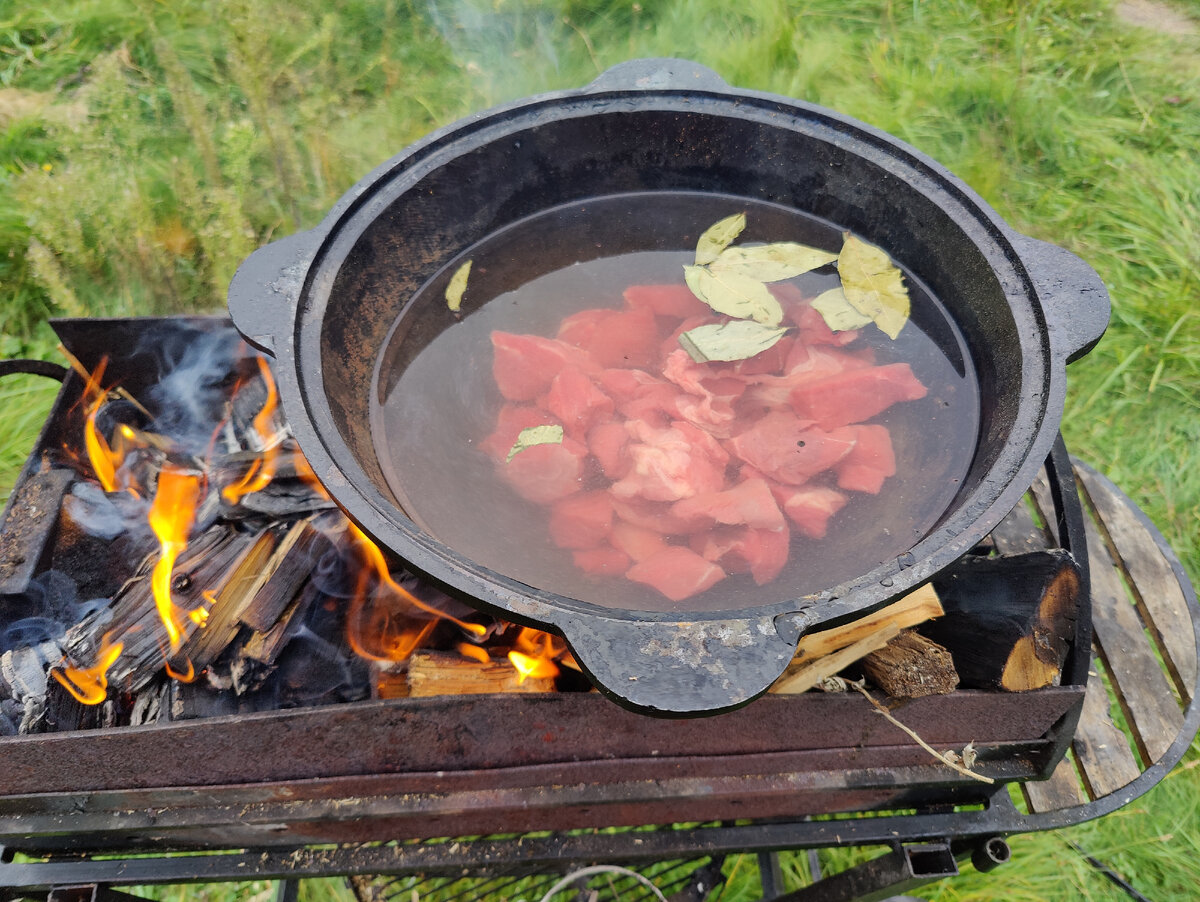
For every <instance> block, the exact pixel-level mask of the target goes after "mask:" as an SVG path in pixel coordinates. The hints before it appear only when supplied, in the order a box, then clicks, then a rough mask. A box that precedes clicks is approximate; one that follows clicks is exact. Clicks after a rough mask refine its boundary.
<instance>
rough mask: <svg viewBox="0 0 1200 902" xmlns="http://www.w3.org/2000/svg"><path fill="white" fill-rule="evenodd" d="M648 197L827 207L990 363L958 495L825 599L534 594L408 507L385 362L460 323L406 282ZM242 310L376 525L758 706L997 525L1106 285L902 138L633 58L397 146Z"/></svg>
mask: <svg viewBox="0 0 1200 902" xmlns="http://www.w3.org/2000/svg"><path fill="white" fill-rule="evenodd" d="M644 191H708V192H719V193H724V194H730V195H735V196H741V197H746V198H752V199H759V200H765V201H769V202H773V203H776V204H782V205H784V206H788V207H791V208H794V209H798V210H801V211H804V212H806V213H810V214H813V215H816V216H819V217H822V218H824V219H826V220H828V221H830V222H833V223H837V224H838V225H840V226H842V227H844V228H847V229H849V230H851V231H853V232H854V233H856V234H858V235H860V236H862V237H864V238H865V239H866V240H868V241H870V242H872V243H874V244H877V245H879V246H880V247H883V248H885V249H886V250H887V251H888V252H889V253H890V254H891V255H892V257H893V258H894V259H896V260H897V261H898V262H899V263H900V264H901V265H903V266H904V267H906V268H907V269H909V270H910V271H912V272H913V273H915V274H916V275H917V276H918V277H919V278H921V279H922V280H923V281H924V282H925V283H926V284H927V285H928V286H929V287H930V288H931V289H932V290H933V292H934V293H935V294H936V296H938V297H939V298H940V299H941V300H942V302H943V304H945V306H946V307H947V309H948V310H949V312H950V314H951V316H952V317H953V319H954V321H955V324H956V325H957V326H958V328H959V330H960V331H961V333H962V335H963V336H964V338H965V340H966V343H967V345H968V348H969V352H970V354H971V356H972V360H973V363H974V365H975V368H976V372H977V375H978V379H979V385H980V396H981V398H980V405H981V408H980V423H981V426H980V434H979V438H978V445H977V451H976V453H975V457H974V461H973V463H972V465H971V468H970V471H969V473H968V476H967V478H966V479H965V480H964V481H963V484H962V487H961V490H960V491H959V493H958V495H957V496H956V498H955V501H954V502H953V504H952V505H951V507H950V509H949V510H948V511H947V512H946V514H945V515H944V516H943V517H942V519H941V521H940V523H939V524H938V525H937V526H936V527H935V528H934V529H932V530H931V531H930V532H929V533H928V534H927V535H926V536H925V537H924V538H923V539H922V540H921V541H920V542H919V543H917V545H916V546H915V547H913V548H912V549H911V551H910V552H909V553H907V554H904V555H901V556H900V557H899V558H897V559H894V560H889V561H886V562H884V563H882V564H878V563H877V562H874V561H872V562H869V563H866V564H864V572H863V573H862V575H861V576H859V577H857V578H855V579H853V580H851V581H849V582H847V583H845V584H843V585H838V586H831V587H829V588H828V589H827V590H825V591H823V592H821V593H819V594H815V595H811V596H806V597H799V598H795V599H793V600H791V601H788V602H784V603H776V604H771V605H767V606H761V607H757V608H751V609H747V610H739V611H732V612H719V613H713V614H689V615H686V617H682V618H681V616H680V615H679V614H675V613H657V612H647V611H636V610H630V611H624V610H611V609H604V608H600V607H597V606H595V605H591V604H587V603H584V602H580V601H577V600H573V599H569V598H564V597H562V596H558V595H554V594H552V593H548V592H544V591H540V590H538V589H537V588H535V587H530V586H528V585H525V584H523V583H520V582H518V581H516V580H513V579H511V578H508V577H506V576H504V575H502V574H499V573H496V572H495V571H492V570H489V569H487V568H485V567H482V566H480V565H478V564H476V563H474V562H472V561H470V560H467V559H465V558H464V557H462V556H461V555H459V554H457V553H456V552H455V551H454V549H452V548H449V547H446V546H445V545H443V544H442V543H440V542H439V541H437V540H436V539H435V538H433V537H431V536H429V535H427V534H426V533H424V532H422V531H421V530H420V529H419V528H418V527H417V526H416V525H415V524H414V523H413V522H412V520H410V519H409V518H408V517H407V516H406V515H405V514H404V513H403V511H402V510H401V509H400V507H399V505H398V503H397V502H396V500H395V498H394V497H393V495H392V494H391V492H390V491H389V489H388V487H387V483H386V481H385V479H384V477H383V474H382V472H381V469H380V464H379V461H378V459H377V458H376V454H375V449H374V446H373V443H372V440H371V436H370V429H369V426H368V405H369V395H370V392H371V387H372V374H373V368H374V365H375V362H376V358H377V357H378V355H379V353H380V350H381V348H382V347H383V345H384V341H385V338H386V337H387V335H388V333H389V330H391V329H392V327H393V324H394V323H396V322H397V318H398V317H399V318H400V323H399V325H398V327H397V328H398V329H401V330H409V331H411V333H412V334H411V336H410V337H411V338H412V341H410V342H409V344H410V345H413V346H419V345H420V344H421V342H422V340H425V339H427V338H432V337H433V336H434V335H436V334H437V333H438V332H439V331H440V330H441V329H444V328H446V327H447V326H448V325H449V324H450V323H451V322H452V321H453V320H452V318H450V317H449V316H448V314H447V311H446V308H445V305H444V304H441V305H425V308H424V309H408V302H409V301H410V299H411V298H412V297H413V296H414V294H415V293H416V292H417V291H418V289H420V288H421V286H422V285H424V284H425V283H426V282H427V281H429V280H430V279H431V278H433V277H434V276H435V275H436V274H437V273H438V272H439V271H441V270H442V269H443V268H444V267H445V266H446V264H447V262H448V261H450V260H451V259H453V258H454V257H455V255H456V254H458V253H459V252H460V251H462V250H463V249H464V248H466V247H469V246H470V245H472V244H474V243H475V242H477V241H479V240H481V239H482V238H484V237H485V236H487V235H489V234H492V233H494V232H495V231H497V230H498V229H501V228H503V227H505V226H507V225H509V224H511V223H513V222H516V221H518V220H521V219H522V218H525V217H528V216H530V215H532V214H535V213H537V212H539V211H542V210H545V209H547V208H550V207H553V206H557V205H561V204H565V203H569V202H572V201H579V200H583V199H587V198H592V197H598V196H604V195H612V194H620V193H623V192H644ZM563 262H564V264H565V263H567V262H570V261H563ZM435 307H437V308H439V309H434V308H435ZM229 310H230V313H231V315H232V317H233V320H234V323H235V324H236V325H237V327H238V329H239V330H240V331H241V332H242V334H243V335H244V336H245V337H246V338H247V339H248V340H249V341H250V342H252V343H253V344H254V345H256V346H257V347H259V348H261V349H262V350H263V351H265V352H266V353H268V354H270V355H271V356H272V357H274V358H275V361H276V366H275V371H276V378H277V380H278V382H279V388H280V395H281V398H282V402H283V407H284V411H285V413H286V415H287V418H288V421H289V422H290V424H291V426H292V429H293V431H294V433H295V435H296V438H297V440H298V442H299V444H300V447H301V448H302V450H303V451H304V453H305V455H306V456H307V457H308V458H309V460H310V462H311V463H312V465H313V467H314V470H315V472H316V474H317V476H318V477H319V478H320V479H321V481H322V482H323V483H324V485H325V486H326V488H327V489H328V490H329V492H330V494H331V495H332V496H333V497H334V499H335V500H336V501H337V502H338V503H339V504H340V505H341V506H342V508H343V509H344V510H345V511H346V513H347V514H348V515H349V516H350V517H351V518H352V519H353V520H354V521H355V522H357V523H358V524H359V525H360V526H361V527H362V528H363V529H364V530H365V531H366V533H367V534H369V535H370V536H371V537H373V538H374V539H375V540H376V541H377V542H379V543H380V544H381V545H382V546H383V547H385V548H388V549H390V550H391V551H392V552H394V553H395V554H396V555H398V556H399V557H400V558H401V559H402V560H403V561H404V562H405V563H406V565H408V566H409V567H411V568H412V569H413V570H414V571H416V572H419V573H421V574H423V575H425V576H427V577H429V578H432V579H433V580H434V581H436V582H437V583H439V584H440V585H442V586H443V587H445V588H446V589H448V590H449V591H451V592H452V593H454V594H456V595H458V596H460V597H462V598H464V599H466V600H468V601H470V602H472V603H473V604H475V605H477V606H479V607H482V608H485V609H489V610H492V611H495V612H497V613H499V614H500V615H501V616H504V617H507V618H510V619H513V620H516V621H519V622H522V623H526V624H529V625H533V626H539V627H543V628H547V629H550V630H553V631H555V632H558V633H561V634H562V635H564V636H565V637H566V639H567V641H568V642H569V644H570V645H571V648H572V650H573V652H574V654H575V657H576V659H577V660H578V661H579V663H580V664H581V665H582V666H583V667H584V668H585V669H586V670H587V671H588V673H589V675H590V676H591V677H592V678H593V680H594V681H595V682H596V683H597V684H598V685H599V686H600V687H601V688H602V689H604V690H605V691H606V692H607V693H609V694H610V695H611V696H613V697H614V698H615V699H617V700H618V701H620V702H621V703H623V704H626V705H628V706H631V707H633V708H635V709H638V710H642V711H646V712H650V713H657V714H665V715H684V714H695V713H709V712H715V711H719V710H724V709H728V708H731V707H735V706H738V705H741V704H744V703H746V702H748V701H750V700H751V699H753V698H754V697H756V696H757V695H759V694H760V693H762V692H763V691H765V690H766V688H767V687H768V686H769V685H770V684H771V683H772V682H773V681H774V680H775V679H776V677H777V676H778V675H779V674H780V673H781V672H782V671H783V669H784V667H785V666H786V665H787V663H788V661H789V660H790V659H791V657H792V654H793V652H794V649H795V645H796V642H797V641H798V640H799V638H800V636H801V635H802V634H803V633H804V632H806V631H807V630H810V629H811V628H812V627H813V626H814V625H815V624H818V623H822V624H833V623H835V622H837V621H840V620H845V619H848V618H850V617H854V616H860V615H862V614H864V613H866V612H868V611H870V610H872V609H874V608H877V607H879V606H881V605H883V604H886V603H887V602H889V601H890V600H892V599H894V598H895V597H897V596H898V595H900V594H902V593H904V592H906V591H908V590H910V589H912V588H913V587H915V586H917V585H919V584H921V583H922V582H924V581H926V580H928V579H929V578H930V577H931V576H932V575H933V574H934V573H936V572H937V571H938V570H940V569H941V568H943V567H945V566H947V565H948V564H950V563H952V562H953V561H955V560H957V559H958V558H959V557H960V556H961V555H963V554H964V553H965V552H966V551H967V550H968V549H970V547H971V546H972V545H974V544H975V543H976V542H977V541H979V540H980V539H981V538H982V537H983V536H985V535H986V534H987V533H988V532H990V531H991V529H992V528H993V527H994V526H995V525H996V524H997V523H998V522H999V521H1000V520H1001V519H1002V518H1003V517H1004V515H1005V514H1006V513H1007V512H1008V511H1009V510H1011V508H1012V507H1013V506H1014V505H1015V504H1016V503H1017V501H1018V500H1019V499H1020V497H1021V495H1022V494H1023V493H1024V491H1025V490H1026V489H1027V488H1028V486H1029V485H1030V484H1031V483H1032V481H1033V479H1034V477H1035V475H1036V473H1037V471H1038V469H1039V467H1040V465H1041V463H1042V461H1043V460H1044V459H1045V457H1046V455H1047V453H1048V452H1049V450H1050V446H1051V444H1052V442H1053V440H1054V437H1055V435H1056V434H1057V431H1058V426H1059V422H1060V420H1061V417H1062V409H1063V402H1064V397H1065V392H1066V373H1065V365H1066V363H1067V362H1069V361H1070V360H1073V359H1075V358H1076V357H1079V356H1081V355H1082V354H1084V353H1086V352H1087V351H1088V350H1089V349H1090V348H1091V347H1092V346H1093V345H1094V344H1095V343H1096V341H1098V340H1099V338H1100V336H1101V334H1102V333H1103V331H1104V329H1105V327H1106V325H1107V322H1108V315H1109V303H1108V296H1107V293H1106V291H1105V289H1104V286H1103V284H1102V283H1101V282H1100V280H1099V278H1098V277H1097V275H1096V274H1095V272H1094V271H1093V270H1092V269H1091V268H1090V267H1088V266H1087V265H1086V264H1085V263H1084V262H1083V261H1081V260H1079V259H1078V258H1077V257H1075V256H1073V255H1072V254H1070V253H1068V252H1066V251H1064V250H1062V249H1061V248H1058V247H1056V246H1054V245H1050V244H1046V243H1043V242H1040V241H1036V240H1034V239H1031V238H1029V237H1027V236H1024V235H1021V234H1019V233H1017V232H1016V231H1014V230H1013V229H1012V228H1011V227H1009V226H1008V225H1007V224H1006V223H1005V222H1004V221H1003V220H1001V219H1000V217H999V216H998V215H997V214H996V213H995V212H994V211H993V210H991V209H990V208H989V207H988V206H987V205H986V204H985V203H984V202H983V201H982V200H981V199H980V198H979V197H978V196H976V195H975V194H974V193H973V192H971V191H970V189H969V188H967V187H966V186H965V185H964V184H963V183H961V182H960V181H959V180H957V179H956V178H955V177H954V176H953V175H951V174H950V173H949V172H948V171H946V170H945V169H944V168H942V167H941V166H939V165H938V164H937V163H935V162H934V161H932V160H930V159H928V158H927V157H925V156H923V155H922V154H920V153H918V152H917V151H915V150H913V149H912V148H910V147H908V146H907V145H905V144H903V143H901V142H899V141H897V140H896V139H894V138H892V137H890V136H889V135H886V134H884V133H882V132H879V131H878V130H875V129H873V128H871V127H869V126H866V125H864V124H862V123H859V122H856V121H854V120H852V119H849V118H847V117H845V116H842V115H839V114H837V113H835V112H831V111H829V110H825V109H822V108H819V107H814V106H811V105H808V104H804V103H801V102H798V101H795V100H792V99H789V98H784V97H778V96H773V95H766V94H760V93H754V92H746V91H739V90H735V89H733V88H730V87H729V86H728V85H726V84H725V83H724V82H723V81H721V80H720V79H719V78H718V77H717V76H716V75H715V73H713V72H711V71H709V70H707V69H704V68H702V67H699V66H697V65H695V64H692V63H688V62H685V61H680V60H638V61H634V62H630V63H624V64H622V65H620V66H617V67H615V68H614V69H611V70H609V71H608V72H607V73H605V74H604V75H602V76H601V77H600V78H599V79H597V80H596V81H595V82H594V83H593V84H591V85H589V86H588V87H586V88H584V89H582V90H580V91H574V92H565V93H558V94H551V95H546V96H542V97H535V98H531V99H528V100H524V101H520V102H517V103H515V104H512V105H509V106H506V107H501V108H497V109H494V110H490V111H487V112H484V113H481V114H478V115H476V116H472V117H470V118H468V119H465V120H462V121H460V122H457V123H455V124H453V125H451V126H449V127H448V128H446V129H443V130H442V131H439V132H437V133H435V134H433V135H430V136H429V137H427V138H426V139H424V140H423V141H421V142H420V143H418V144H416V145H414V146H412V147H410V148H408V149H407V150H405V151H403V152H402V153H400V154H399V155H398V156H396V157H394V158H392V159H391V160H389V161H388V162H387V163H385V164H383V165H382V166H381V167H379V168H378V169H377V170H375V171H374V172H373V173H371V174H370V175H368V176H367V177H366V178H365V179H363V180H362V181H361V182H360V183H359V184H358V185H356V186H355V187H354V188H353V189H352V190H351V191H350V192H348V193H347V194H346V195H345V196H344V197H343V198H342V199H341V200H340V201H339V202H338V204H337V205H336V206H335V207H334V208H333V209H332V210H331V211H330V213H329V214H328V216H327V217H326V218H325V220H324V221H323V222H322V223H321V224H320V225H318V226H317V227H316V228H315V229H313V230H311V231H308V232H303V233H300V234H297V235H293V236H291V237H288V238H285V239H282V240H280V241H277V242H275V243H273V244H270V245H268V246H266V247H264V248H262V249H260V250H258V251H256V252H255V253H254V254H253V255H251V256H250V258H248V259H247V260H246V262H245V263H244V264H243V265H242V267H241V268H240V269H239V270H238V273H237V275H236V276H235V277H234V280H233V284H232V285H231V288H230V294H229ZM468 312H469V311H468Z"/></svg>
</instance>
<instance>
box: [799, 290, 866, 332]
mask: <svg viewBox="0 0 1200 902" xmlns="http://www.w3.org/2000/svg"><path fill="white" fill-rule="evenodd" d="M812 306H813V309H814V310H816V311H817V313H819V314H821V318H822V319H823V320H825V325H827V326H828V327H829V328H830V329H832V330H833V331H834V332H847V331H849V330H850V329H861V328H862V327H863V326H866V325H868V324H870V323H871V322H872V320H871V317H869V316H865V315H864V314H862V313H859V312H858V309H857V308H856V307H855V306H854V305H853V304H851V303H850V301H848V300H847V299H846V293H845V292H844V291H842V289H841V288H830V289H829V290H828V291H823V292H821V294H819V295H817V297H816V299H815V300H814V301H813V302H812Z"/></svg>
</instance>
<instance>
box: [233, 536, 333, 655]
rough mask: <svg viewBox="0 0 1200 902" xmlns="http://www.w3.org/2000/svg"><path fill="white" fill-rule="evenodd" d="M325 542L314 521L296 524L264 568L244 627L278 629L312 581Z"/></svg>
mask: <svg viewBox="0 0 1200 902" xmlns="http://www.w3.org/2000/svg"><path fill="white" fill-rule="evenodd" d="M322 540H323V537H322V536H321V534H320V533H319V532H317V530H315V529H313V527H312V522H311V521H310V520H301V521H300V522H298V523H295V524H293V525H292V526H291V527H290V528H289V529H288V530H287V532H286V533H284V534H283V536H282V537H281V538H280V540H279V544H277V545H276V546H275V549H274V551H272V552H271V556H270V558H268V559H267V562H266V563H265V564H264V565H263V568H262V573H261V574H260V575H259V579H258V581H257V588H255V591H254V594H253V595H252V596H251V598H250V601H249V603H248V604H247V605H246V607H245V608H244V609H243V610H242V612H241V614H240V615H239V619H240V620H241V621H242V623H244V624H245V625H246V626H248V627H250V628H251V629H253V630H258V631H260V632H265V631H266V630H269V629H270V628H271V627H272V626H274V625H275V622H276V621H277V620H278V619H279V616H280V615H281V614H282V613H283V612H284V610H286V609H287V606H288V605H289V604H291V603H292V601H293V600H294V599H295V598H296V595H297V593H298V592H299V591H300V587H301V586H303V585H304V583H305V582H306V581H307V580H308V575H309V572H310V571H311V570H312V552H313V548H314V546H316V545H317V544H318V543H319V542H320V541H322ZM252 588H254V587H252Z"/></svg>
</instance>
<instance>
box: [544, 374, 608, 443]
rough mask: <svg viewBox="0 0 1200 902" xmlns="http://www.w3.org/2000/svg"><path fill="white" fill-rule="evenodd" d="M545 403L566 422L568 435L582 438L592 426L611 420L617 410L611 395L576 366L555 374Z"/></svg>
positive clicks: (562, 421) (548, 408) (564, 424)
mask: <svg viewBox="0 0 1200 902" xmlns="http://www.w3.org/2000/svg"><path fill="white" fill-rule="evenodd" d="M545 404H546V409H547V410H549V411H550V412H551V413H552V414H554V415H555V416H556V417H558V419H559V421H560V422H561V423H562V424H563V429H565V430H566V432H567V435H569V436H571V437H572V438H576V439H579V440H581V441H582V440H583V439H585V438H586V437H587V434H588V430H589V429H591V428H592V426H594V425H596V424H597V423H601V422H604V421H605V420H608V419H610V418H611V417H612V414H613V409H614V408H613V401H612V398H610V397H609V396H608V395H606V394H605V393H604V392H602V391H600V389H598V388H596V383H595V382H594V381H592V378H591V377H590V376H588V375H586V374H584V373H583V372H581V371H580V370H578V369H576V368H575V367H567V368H566V369H564V370H563V371H562V372H560V373H559V374H558V375H557V376H555V377H554V381H553V382H552V383H550V391H549V392H548V393H547V395H546V401H545Z"/></svg>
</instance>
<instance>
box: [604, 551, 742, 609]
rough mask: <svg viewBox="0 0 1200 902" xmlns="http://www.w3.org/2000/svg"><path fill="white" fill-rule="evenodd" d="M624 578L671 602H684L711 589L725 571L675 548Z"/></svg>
mask: <svg viewBox="0 0 1200 902" xmlns="http://www.w3.org/2000/svg"><path fill="white" fill-rule="evenodd" d="M625 576H626V578H627V579H631V580H633V581H634V582H635V583H644V584H645V585H647V586H650V587H651V588H654V589H657V590H658V591H659V592H661V593H662V594H663V595H665V596H667V598H669V599H671V600H672V601H683V599H685V598H690V597H691V596H693V595H697V594H699V593H700V592H703V591H705V590H707V589H711V588H712V587H713V586H715V585H716V584H717V583H718V582H720V581H721V580H722V579H724V578H725V571H724V570H722V569H721V568H720V567H718V566H717V565H716V564H714V563H712V562H711V561H706V560H705V559H704V558H702V557H701V556H700V555H698V554H696V552H694V551H692V550H691V549H690V548H684V547H682V546H680V545H672V546H670V547H668V548H664V549H663V550H662V551H659V552H658V553H657V554H653V555H651V556H650V557H648V558H646V559H645V560H643V561H639V562H638V563H636V564H634V565H633V566H632V567H630V568H629V571H628V572H627V573H626V574H625Z"/></svg>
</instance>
